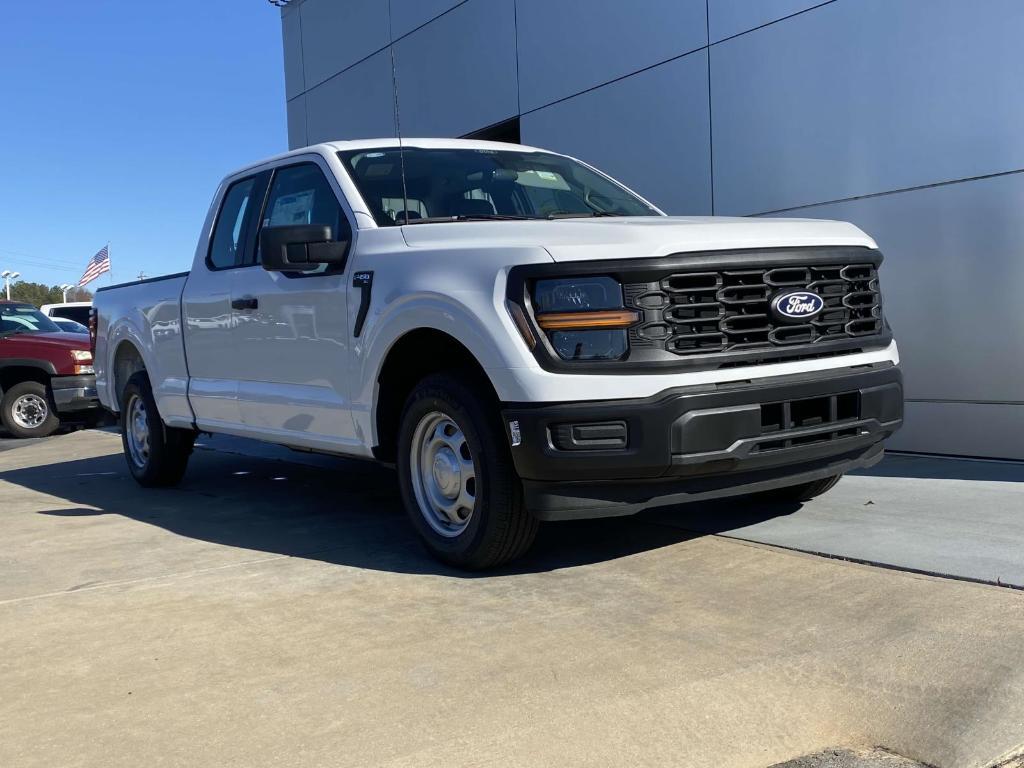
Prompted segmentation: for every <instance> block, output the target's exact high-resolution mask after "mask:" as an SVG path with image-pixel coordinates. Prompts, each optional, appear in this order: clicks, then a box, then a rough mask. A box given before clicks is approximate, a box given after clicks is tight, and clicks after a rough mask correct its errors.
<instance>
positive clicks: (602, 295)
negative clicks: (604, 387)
mask: <svg viewBox="0 0 1024 768" xmlns="http://www.w3.org/2000/svg"><path fill="white" fill-rule="evenodd" d="M533 306H534V311H535V312H536V319H537V325H538V326H540V328H541V330H543V331H545V332H546V333H547V336H548V340H549V341H550V342H551V346H552V347H553V348H554V350H555V352H556V353H557V354H558V356H559V357H560V358H562V359H563V360H618V359H619V358H621V357H623V356H624V355H625V354H626V351H627V350H628V348H629V340H628V338H627V335H626V329H627V328H628V327H629V326H630V325H632V324H633V323H635V322H637V321H638V320H639V319H640V316H639V314H638V313H637V312H634V311H633V310H631V309H626V308H625V307H624V306H623V303H622V286H621V285H620V284H619V283H618V281H616V280H614V279H612V278H610V277H600V276H599V277H577V278H560V279H557V280H538V281H537V282H536V284H535V285H534V289H533Z"/></svg>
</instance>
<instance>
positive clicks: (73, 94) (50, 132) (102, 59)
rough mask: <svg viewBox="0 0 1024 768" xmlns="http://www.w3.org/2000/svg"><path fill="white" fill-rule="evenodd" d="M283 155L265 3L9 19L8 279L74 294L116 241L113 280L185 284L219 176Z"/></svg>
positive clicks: (200, 3)
mask: <svg viewBox="0 0 1024 768" xmlns="http://www.w3.org/2000/svg"><path fill="white" fill-rule="evenodd" d="M287 143H288V142H287V130H286V123H285V97H284V72H283V64H282V52H281V22H280V12H279V11H278V10H277V9H276V8H274V7H273V6H271V5H270V4H269V3H268V2H267V1H266V0H177V1H172V0H145V1H144V2H143V1H142V0H116V1H115V0H89V1H87V2H82V0H47V2H42V3H36V2H17V3H5V4H4V8H3V11H2V12H0V269H13V270H17V271H19V272H21V273H22V279H25V280H32V281H36V282H42V283H47V284H57V283H61V282H70V283H77V282H78V278H79V277H80V276H81V274H82V272H83V270H84V269H85V266H86V262H87V261H88V260H89V258H90V257H91V256H92V255H93V253H95V252H96V251H97V250H99V249H100V248H101V247H103V245H104V244H105V243H106V242H108V241H109V242H110V247H111V254H112V261H111V264H112V267H113V272H114V280H115V281H122V280H128V279H131V278H133V277H134V276H135V275H136V274H137V273H138V272H139V271H140V270H143V271H144V272H145V273H146V274H147V275H149V276H156V275H160V274H164V273H167V272H174V271H180V270H183V269H187V268H188V267H189V266H190V265H191V263H192V254H193V252H194V250H195V246H196V239H197V238H198V235H199V228H200V226H201V225H202V222H203V218H204V216H205V215H206V210H207V207H208V206H209V202H210V197H211V196H212V195H213V192H214V190H215V188H216V185H217V183H218V181H219V180H220V179H221V177H222V176H224V175H225V174H226V173H228V172H229V171H231V170H232V169H233V168H235V167H237V166H239V165H243V164H245V163H247V162H250V161H253V160H257V159H259V158H260V157H263V156H266V155H272V154H275V153H277V152H282V151H284V150H285V149H287ZM107 283H108V280H107V278H106V276H103V277H101V278H100V279H99V280H97V281H95V282H94V283H92V284H91V285H90V286H89V287H90V288H95V287H99V286H101V285H105V284H107Z"/></svg>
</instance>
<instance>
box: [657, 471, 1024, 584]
mask: <svg viewBox="0 0 1024 768" xmlns="http://www.w3.org/2000/svg"><path fill="white" fill-rule="evenodd" d="M653 514H654V518H655V519H657V520H659V521H661V522H664V523H665V524H666V525H673V526H679V527H681V528H684V529H686V530H690V531H701V532H706V533H721V534H723V535H726V536H731V537H735V538H739V539H744V540H746V541H756V542H761V543H764V544H773V545H776V546H780V547H790V548H792V549H798V550H801V551H803V552H813V553H822V554H826V555H829V556H833V557H842V558H848V559H852V560H857V561H861V562H867V563H874V564H882V565H888V566H893V567H897V568H903V569H907V570H916V571H921V572H924V573H930V574H940V575H944V576H953V577H956V578H961V579H970V580H973V581H980V582H985V583H991V584H1002V585H1008V586H1014V587H1018V588H1024V463H1022V462H996V461H977V460H970V459H967V460H958V459H947V458H935V457H925V456H906V455H889V456H886V458H885V460H884V461H883V463H881V464H879V465H877V466H875V467H872V468H871V469H868V470H864V471H861V472H857V473H855V474H852V475H849V476H847V477H844V478H843V479H842V480H841V481H840V483H839V485H837V486H836V487H835V488H834V489H833V490H831V491H829V492H828V493H827V494H825V495H824V496H821V497H820V498H818V499H815V500H814V501H813V502H811V503H810V504H805V505H803V506H802V507H801V506H799V505H796V504H793V505H781V504H776V505H773V506H766V505H764V504H760V505H757V504H743V503H737V502H736V501H734V500H731V501H720V502H715V503H709V504H703V505H692V506H690V507H676V508H674V509H671V510H666V511H663V512H662V511H659V512H656V513H653Z"/></svg>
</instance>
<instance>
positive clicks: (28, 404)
mask: <svg viewBox="0 0 1024 768" xmlns="http://www.w3.org/2000/svg"><path fill="white" fill-rule="evenodd" d="M49 414H50V406H49V405H47V404H46V399H45V398H43V397H41V396H39V395H36V394H33V393H31V392H30V393H28V394H24V395H22V396H21V397H19V398H18V399H17V400H15V401H14V404H13V406H12V408H11V416H12V417H13V418H14V423H15V424H17V425H18V426H19V427H21V428H22V429H38V428H39V427H41V426H42V425H43V422H45V421H46V417H47V416H49Z"/></svg>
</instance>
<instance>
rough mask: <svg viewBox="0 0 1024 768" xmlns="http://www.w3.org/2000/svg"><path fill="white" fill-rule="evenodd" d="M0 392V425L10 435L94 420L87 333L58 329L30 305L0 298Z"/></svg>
mask: <svg viewBox="0 0 1024 768" xmlns="http://www.w3.org/2000/svg"><path fill="white" fill-rule="evenodd" d="M0 395H2V397H0V424H2V425H3V427H4V429H5V430H7V431H8V432H9V433H11V434H12V435H14V436H15V437H45V436H46V435H48V434H50V433H51V432H53V431H54V430H55V429H57V427H58V426H60V423H61V422H62V421H87V422H92V421H95V420H97V419H98V418H99V416H100V414H101V410H100V402H99V399H98V398H97V397H96V376H95V374H94V372H93V367H92V352H91V350H90V344H89V337H88V335H85V334H79V333H65V332H63V331H61V329H60V327H59V326H57V324H56V323H54V322H53V321H52V320H51V319H50V318H48V317H47V316H46V315H44V314H43V313H42V312H40V311H39V310H38V309H36V308H35V307H33V306H32V305H31V304H22V303H19V302H16V301H0Z"/></svg>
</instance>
